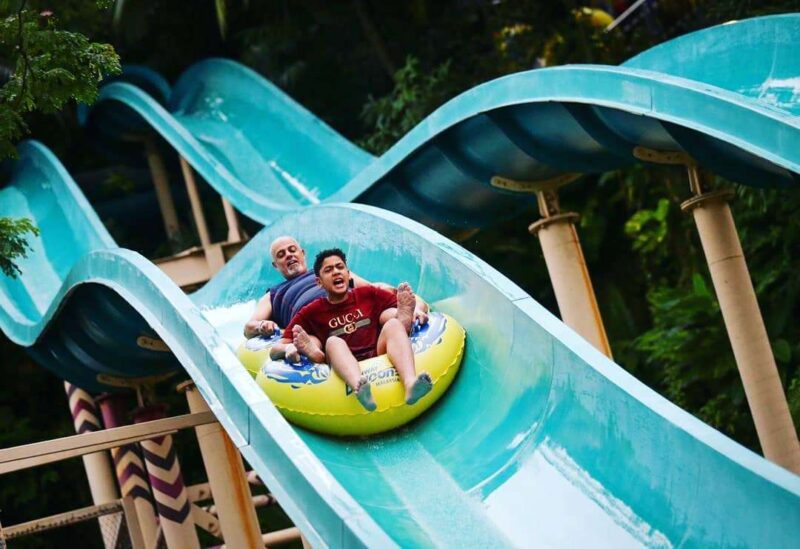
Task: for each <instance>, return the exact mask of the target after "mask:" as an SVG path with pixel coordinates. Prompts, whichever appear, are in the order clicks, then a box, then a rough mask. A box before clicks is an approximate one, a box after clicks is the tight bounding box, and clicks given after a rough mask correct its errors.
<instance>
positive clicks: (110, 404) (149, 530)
mask: <svg viewBox="0 0 800 549" xmlns="http://www.w3.org/2000/svg"><path fill="white" fill-rule="evenodd" d="M97 404H98V405H99V406H100V411H101V413H102V414H103V423H104V424H105V426H106V428H112V427H122V426H123V425H127V424H128V422H127V421H126V419H125V418H126V415H127V413H126V406H125V402H124V399H123V397H122V396H121V395H119V394H105V395H102V396H100V397H98V398H97ZM111 457H112V459H113V460H114V469H115V471H116V473H117V481H118V482H119V485H120V488H121V490H122V497H123V498H126V497H127V498H129V499H130V500H131V501H132V503H133V506H132V507H133V509H132V512H134V513H135V514H136V522H137V523H138V525H139V529H140V530H141V537H142V538H143V539H144V540H145V544H146V546H147V547H154V546H155V541H156V537H157V536H158V518H157V515H156V508H155V501H154V500H153V494H152V493H151V492H150V483H149V482H148V478H147V472H146V471H145V468H144V461H143V460H142V455H141V451H140V449H139V447H138V446H137V445H136V444H126V445H124V446H120V447H119V448H114V449H113V450H111Z"/></svg>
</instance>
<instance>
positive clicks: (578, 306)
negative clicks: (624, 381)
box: [528, 190, 611, 357]
mask: <svg viewBox="0 0 800 549" xmlns="http://www.w3.org/2000/svg"><path fill="white" fill-rule="evenodd" d="M536 196H537V199H538V201H539V212H540V213H541V215H542V219H540V220H539V221H536V222H535V223H532V224H531V225H530V226H529V227H528V231H530V233H531V234H533V235H536V236H538V237H539V242H541V245H542V251H543V252H544V260H545V263H546V264H547V272H548V273H549V274H550V282H551V283H552V284H553V291H554V292H555V294H556V301H557V302H558V310H559V311H560V313H561V319H562V320H563V321H564V323H565V324H566V325H567V326H569V327H570V328H572V329H573V330H575V331H576V332H578V334H580V335H581V336H582V337H583V338H584V339H586V340H587V341H588V342H589V343H591V344H592V345H594V347H595V348H596V349H598V350H599V351H600V352H601V353H603V354H604V355H606V356H608V357H611V347H610V346H609V344H608V337H607V336H606V330H605V327H604V326H603V319H602V318H601V317H600V309H599V307H598V306H597V299H596V298H595V295H594V288H593V287H592V280H591V278H589V270H588V269H587V267H586V260H585V259H584V257H583V250H582V249H581V244H580V241H579V240H578V232H577V231H576V230H575V221H576V220H577V219H578V214H576V213H561V210H560V207H559V203H558V194H557V192H556V191H555V190H542V191H538V192H537V193H536Z"/></svg>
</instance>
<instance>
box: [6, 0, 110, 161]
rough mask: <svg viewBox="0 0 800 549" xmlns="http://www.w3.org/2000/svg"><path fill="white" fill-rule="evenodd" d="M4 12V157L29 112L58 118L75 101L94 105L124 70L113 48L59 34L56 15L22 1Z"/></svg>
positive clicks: (23, 130)
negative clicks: (105, 81)
mask: <svg viewBox="0 0 800 549" xmlns="http://www.w3.org/2000/svg"><path fill="white" fill-rule="evenodd" d="M1 8H2V12H3V13H2V14H3V16H4V17H3V19H2V20H0V59H2V61H3V64H4V65H5V66H6V68H7V70H9V71H10V75H9V77H8V81H7V82H5V84H4V85H3V86H2V88H0V158H2V157H6V156H13V155H14V153H15V147H14V143H15V141H16V140H17V139H19V138H20V137H21V136H22V135H24V134H25V133H26V131H27V125H26V123H25V115H26V114H27V113H30V112H33V111H39V112H43V113H46V114H50V113H55V112H58V111H59V110H60V109H61V108H63V107H64V105H65V104H67V102H69V101H72V100H77V101H82V102H84V103H92V102H93V101H94V100H95V98H96V97H97V86H98V83H99V82H100V80H101V79H102V78H103V77H104V76H106V75H109V74H116V73H118V72H119V71H120V64H119V58H118V57H117V54H116V53H115V52H114V48H113V47H111V46H110V45H108V44H98V43H94V42H91V41H90V40H89V39H88V38H87V37H86V36H84V35H82V34H80V33H76V32H70V31H65V30H60V29H59V28H58V18H57V16H56V15H55V14H54V12H53V11H51V10H47V9H43V10H41V11H40V10H37V9H31V8H29V7H28V4H27V2H25V1H24V0H19V1H18V2H11V1H4V2H3V3H2V5H1Z"/></svg>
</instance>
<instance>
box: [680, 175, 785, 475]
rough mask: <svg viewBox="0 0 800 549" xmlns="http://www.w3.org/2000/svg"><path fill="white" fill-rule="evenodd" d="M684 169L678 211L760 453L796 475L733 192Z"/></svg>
mask: <svg viewBox="0 0 800 549" xmlns="http://www.w3.org/2000/svg"><path fill="white" fill-rule="evenodd" d="M688 169H689V181H690V186H691V188H692V191H693V192H694V194H695V196H694V197H693V198H691V199H689V200H687V201H686V202H684V203H683V204H682V205H681V208H682V209H683V210H684V211H689V212H692V215H693V216H694V220H695V224H696V225H697V232H698V233H699V234H700V242H701V243H702V246H703V252H704V253H705V256H706V261H707V262H708V269H709V271H710V273H711V280H712V282H713V284H714V290H715V292H716V294H717V299H718V300H719V307H720V310H721V312H722V319H723V321H724V322H725V329H726V330H727V332H728V338H729V339H730V342H731V347H732V348H733V355H734V357H735V359H736V365H737V366H738V368H739V373H740V375H741V376H742V383H743V385H744V390H745V394H746V395H747V402H748V404H749V406H750V412H751V413H752V415H753V421H754V422H755V425H756V431H757V433H758V439H759V442H760V443H761V448H762V450H763V451H764V456H765V457H766V458H767V459H769V460H770V461H773V462H775V463H777V464H778V465H780V466H782V467H785V468H786V469H788V470H790V471H792V472H794V473H796V474H800V442H798V439H797V431H796V430H795V426H794V423H793V421H792V416H791V415H790V413H789V406H788V403H787V401H786V395H785V393H784V391H783V387H782V385H781V380H780V377H779V376H778V368H777V365H776V364H775V358H774V356H773V354H772V347H771V345H770V342H769V337H768V336H767V330H766V327H765V326H764V320H763V318H762V316H761V310H760V309H759V306H758V301H757V299H756V293H755V290H754V289H753V283H752V281H751V279H750V273H749V271H748V269H747V263H746V262H745V258H744V252H743V251H742V245H741V243H740V241H739V235H738V234H737V232H736V226H735V224H734V221H733V215H732V214H731V209H730V206H729V205H728V200H730V198H731V197H732V196H733V192H732V191H715V192H706V191H705V190H704V188H703V182H702V179H701V174H700V173H699V171H698V169H697V167H696V166H694V165H690V166H689V168H688Z"/></svg>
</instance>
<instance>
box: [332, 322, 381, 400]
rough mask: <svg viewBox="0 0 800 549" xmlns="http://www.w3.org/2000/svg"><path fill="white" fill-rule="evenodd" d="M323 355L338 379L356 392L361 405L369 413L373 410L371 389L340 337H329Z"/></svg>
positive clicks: (354, 358) (351, 353)
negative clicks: (337, 375)
mask: <svg viewBox="0 0 800 549" xmlns="http://www.w3.org/2000/svg"><path fill="white" fill-rule="evenodd" d="M325 355H326V356H327V359H328V364H330V365H331V368H333V371H334V372H336V373H337V374H339V377H341V378H342V379H343V380H344V382H345V383H347V384H348V385H349V386H350V387H352V389H353V390H354V391H355V392H356V396H357V397H358V401H359V402H360V403H361V405H362V406H364V408H366V409H367V410H369V411H372V410H374V409H375V401H374V400H373V398H372V388H371V387H370V385H369V383H368V382H367V378H366V377H363V376H362V375H361V368H359V367H358V361H357V360H356V357H354V356H353V352H352V351H351V350H350V348H349V347H348V346H347V343H345V341H344V340H343V339H342V338H340V337H336V336H334V337H329V338H328V341H326V342H325Z"/></svg>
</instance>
